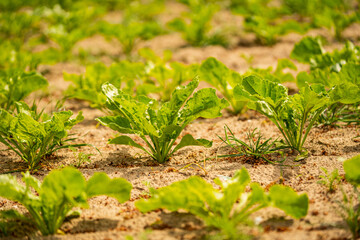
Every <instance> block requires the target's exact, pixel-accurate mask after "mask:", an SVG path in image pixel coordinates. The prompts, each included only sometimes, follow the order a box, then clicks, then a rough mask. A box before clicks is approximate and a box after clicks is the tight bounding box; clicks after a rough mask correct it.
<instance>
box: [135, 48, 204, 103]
mask: <svg viewBox="0 0 360 240" xmlns="http://www.w3.org/2000/svg"><path fill="white" fill-rule="evenodd" d="M139 54H140V55H141V56H142V57H143V58H144V59H145V60H146V66H145V74H144V75H146V80H145V83H144V85H143V86H138V87H137V91H136V92H137V93H138V94H144V95H145V94H147V93H149V92H152V93H155V92H156V93H158V94H159V95H160V98H161V100H162V101H169V100H170V97H171V93H172V92H173V91H174V90H175V88H176V87H178V86H180V85H181V84H183V83H184V82H186V81H190V80H191V79H193V78H194V77H195V76H196V72H197V69H198V65H197V64H191V65H185V64H182V63H179V62H170V61H169V60H170V59H171V56H172V53H171V51H164V53H163V57H162V58H161V57H159V56H157V55H156V54H155V53H154V52H153V51H152V50H151V49H149V48H143V49H140V51H139Z"/></svg>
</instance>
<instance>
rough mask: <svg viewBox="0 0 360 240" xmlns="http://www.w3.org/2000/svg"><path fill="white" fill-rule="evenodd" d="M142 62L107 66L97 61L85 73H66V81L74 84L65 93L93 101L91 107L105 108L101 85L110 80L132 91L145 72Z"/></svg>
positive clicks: (127, 62)
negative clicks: (136, 81)
mask: <svg viewBox="0 0 360 240" xmlns="http://www.w3.org/2000/svg"><path fill="white" fill-rule="evenodd" d="M144 72H145V66H144V64H142V63H132V62H129V61H121V62H119V63H113V64H111V65H110V66H109V67H107V66H106V65H105V64H103V63H96V64H93V65H89V66H87V67H86V70H85V74H82V75H77V74H68V73H64V79H65V81H70V82H72V84H71V85H70V86H69V87H68V89H67V90H66V92H65V94H66V95H67V96H68V97H69V98H76V99H81V100H85V101H88V102H90V103H91V107H94V108H98V109H100V110H103V109H104V105H105V102H106V97H105V96H104V95H103V94H102V93H101V86H102V84H104V83H105V82H109V83H111V84H113V85H115V86H116V87H118V88H122V89H123V91H125V92H128V93H131V91H133V88H134V85H135V80H136V79H140V78H141V77H142V76H143V75H144V74H145V73H144Z"/></svg>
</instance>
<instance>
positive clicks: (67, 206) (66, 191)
mask: <svg viewBox="0 0 360 240" xmlns="http://www.w3.org/2000/svg"><path fill="white" fill-rule="evenodd" d="M22 181H23V182H24V183H25V186H24V185H23V184H20V183H19V182H18V181H17V179H16V177H14V176H12V175H1V176H0V196H1V197H3V198H7V199H9V200H12V201H16V202H19V203H20V204H22V205H23V206H24V207H25V208H26V209H27V210H28V211H29V214H30V217H27V216H23V215H22V214H20V213H18V212H17V211H15V210H9V211H2V212H1V215H0V216H1V218H4V217H5V218H16V219H17V218H19V216H20V217H21V219H20V220H27V221H28V222H30V223H32V224H33V225H34V226H35V227H36V228H37V229H39V230H40V232H41V234H42V235H51V234H55V233H58V232H59V230H58V229H59V228H60V227H61V225H62V223H63V222H64V220H65V218H66V217H68V216H70V215H79V213H76V212H74V211H73V210H72V209H73V208H74V207H81V208H88V207H89V205H88V203H87V200H88V199H89V198H92V197H95V196H99V195H107V196H109V197H113V198H116V199H117V200H118V201H119V202H120V203H122V202H125V201H127V200H129V198H130V191H131V188H132V186H131V184H130V183H129V182H128V181H126V180H125V179H123V178H114V179H110V178H109V177H108V176H107V175H106V174H105V173H95V174H94V175H93V176H92V177H91V178H90V179H89V180H88V181H86V180H85V177H84V176H83V175H82V174H81V172H80V171H78V170H77V169H75V168H71V167H67V168H64V169H61V170H53V171H51V172H50V173H49V174H48V175H47V176H46V177H45V178H44V181H43V182H42V183H41V182H40V181H39V180H37V179H36V178H35V177H33V176H31V175H30V174H29V172H27V173H25V174H23V178H22ZM34 191H35V193H34Z"/></svg>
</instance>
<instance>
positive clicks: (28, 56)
mask: <svg viewBox="0 0 360 240" xmlns="http://www.w3.org/2000/svg"><path fill="white" fill-rule="evenodd" d="M0 52H1V54H0V70H2V69H18V70H19V71H20V70H22V71H25V70H29V71H34V70H36V69H37V67H38V65H39V64H40V62H41V61H40V57H39V56H38V55H37V54H34V53H30V52H29V51H26V50H24V49H21V47H20V46H16V43H14V42H13V41H3V42H2V43H0Z"/></svg>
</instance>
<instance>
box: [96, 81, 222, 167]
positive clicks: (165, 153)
mask: <svg viewBox="0 0 360 240" xmlns="http://www.w3.org/2000/svg"><path fill="white" fill-rule="evenodd" d="M198 83H199V80H198V79H194V80H192V81H191V82H190V83H189V84H188V85H187V86H179V87H177V88H176V89H175V91H174V92H173V93H172V98H171V99H170V101H168V102H165V103H163V104H161V105H159V104H157V101H156V100H155V99H151V98H148V97H145V96H138V97H135V98H134V97H131V96H130V95H128V94H125V93H124V92H122V91H120V90H118V89H117V88H116V87H114V86H113V85H112V84H110V83H106V84H104V85H103V93H104V94H105V95H106V97H107V107H108V108H109V110H111V111H112V112H113V114H114V116H106V117H100V118H98V119H97V120H98V121H99V122H100V123H101V124H103V125H104V126H108V127H110V128H111V129H113V130H116V131H118V132H120V133H122V134H136V135H138V136H139V137H140V138H141V139H142V140H143V141H144V142H145V144H146V146H147V149H146V148H144V147H143V146H142V145H140V144H139V143H136V142H135V141H134V140H132V139H131V138H130V137H129V136H127V135H120V136H118V137H116V138H113V139H111V140H110V141H109V143H113V144H122V145H130V146H133V147H137V148H139V149H141V150H143V151H145V152H146V153H148V154H149V155H150V156H151V157H152V158H153V159H154V160H155V161H157V162H159V163H164V162H165V161H167V160H169V158H170V157H171V156H172V155H173V154H174V153H175V152H176V151H177V150H179V149H180V148H183V147H186V146H191V145H192V146H205V147H210V146H211V145H212V142H210V141H208V140H206V139H194V138H193V137H192V136H191V135H190V134H186V135H185V136H183V137H182V139H181V140H180V142H179V143H178V144H177V145H176V146H175V147H174V148H172V147H173V146H174V145H175V142H176V140H177V138H178V137H179V136H180V134H181V132H182V131H183V130H184V128H185V127H186V126H187V125H188V124H189V123H191V122H192V121H194V120H195V119H197V118H200V117H203V118H215V117H219V116H221V113H220V111H221V110H222V109H223V108H224V107H227V105H228V103H227V101H226V100H225V99H219V98H218V97H217V96H216V93H215V89H211V88H204V89H201V90H199V91H197V92H195V93H194V94H193V92H194V90H195V89H196V88H197V86H198ZM192 94H193V96H191V95H192Z"/></svg>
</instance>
